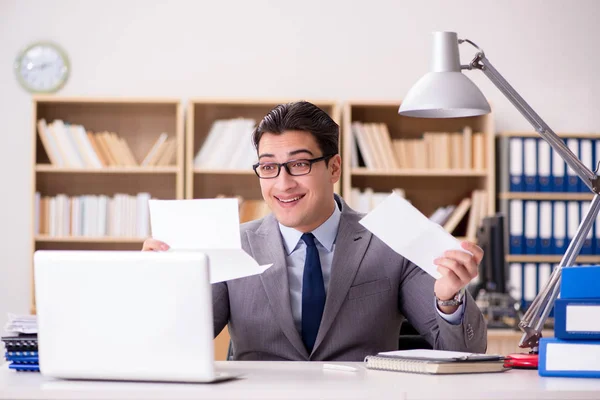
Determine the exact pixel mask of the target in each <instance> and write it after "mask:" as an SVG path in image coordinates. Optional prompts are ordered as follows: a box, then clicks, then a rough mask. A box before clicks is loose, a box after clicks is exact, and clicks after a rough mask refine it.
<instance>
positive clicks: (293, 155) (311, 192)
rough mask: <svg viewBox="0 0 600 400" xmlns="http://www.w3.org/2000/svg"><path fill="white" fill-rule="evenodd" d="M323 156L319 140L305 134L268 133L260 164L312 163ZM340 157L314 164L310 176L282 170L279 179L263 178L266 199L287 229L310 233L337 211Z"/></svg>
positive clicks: (260, 148) (261, 184) (264, 138)
mask: <svg viewBox="0 0 600 400" xmlns="http://www.w3.org/2000/svg"><path fill="white" fill-rule="evenodd" d="M324 155H328V154H322V151H321V150H320V149H319V145H318V144H317V142H316V140H315V138H314V137H313V136H312V135H311V134H310V133H309V132H304V131H285V132H283V133H281V134H273V133H268V132H265V133H264V134H263V135H262V137H261V139H260V142H259V145H258V157H259V159H258V162H259V163H269V162H275V163H285V162H288V161H292V160H301V159H304V160H311V159H314V158H318V157H322V156H324ZM340 166H341V158H340V156H339V154H336V155H334V156H333V157H331V158H330V159H329V162H328V164H326V162H325V161H318V162H315V163H314V164H312V168H311V171H310V173H309V174H307V175H302V176H291V175H290V174H288V172H287V171H286V170H285V168H284V167H281V171H280V172H279V176H278V177H276V178H273V179H260V188H261V192H262V196H263V198H264V199H265V201H266V202H267V204H268V205H269V207H270V208H271V211H272V212H273V214H275V217H276V218H277V220H278V221H279V222H280V223H281V224H282V225H284V226H288V227H291V228H295V229H297V230H299V231H301V232H310V231H312V230H314V229H315V228H317V227H318V226H319V225H321V224H322V223H323V222H325V221H326V220H327V218H329V217H330V216H331V213H332V212H333V206H334V200H333V186H334V184H335V183H336V182H337V181H338V180H339V179H340V172H341V169H340Z"/></svg>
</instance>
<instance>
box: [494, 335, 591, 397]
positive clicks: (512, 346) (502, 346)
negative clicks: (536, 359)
mask: <svg viewBox="0 0 600 400" xmlns="http://www.w3.org/2000/svg"><path fill="white" fill-rule="evenodd" d="M522 336H523V332H522V331H520V330H518V331H515V330H511V329H488V334H487V338H488V347H487V351H486V353H488V354H502V355H506V354H511V353H527V351H528V350H529V349H522V348H520V347H519V341H520V340H521V337H522ZM542 336H543V337H554V332H553V331H551V330H550V331H542ZM599 397H600V396H599Z"/></svg>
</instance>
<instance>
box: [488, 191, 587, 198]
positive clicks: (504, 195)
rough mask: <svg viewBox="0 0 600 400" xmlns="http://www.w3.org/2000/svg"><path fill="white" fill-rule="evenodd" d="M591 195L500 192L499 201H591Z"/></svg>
mask: <svg viewBox="0 0 600 400" xmlns="http://www.w3.org/2000/svg"><path fill="white" fill-rule="evenodd" d="M593 197H594V195H593V194H592V193H556V192H543V193H542V192H502V193H500V194H499V195H498V198H499V199H500V200H520V199H521V200H592V198H593Z"/></svg>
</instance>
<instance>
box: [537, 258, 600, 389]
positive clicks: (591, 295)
mask: <svg viewBox="0 0 600 400" xmlns="http://www.w3.org/2000/svg"><path fill="white" fill-rule="evenodd" d="M599 281H600V266H599V265H594V266H576V267H567V268H564V269H563V270H562V276H561V287H560V298H559V299H558V300H556V303H555V306H554V336H555V337H554V338H542V339H540V343H539V374H540V375H541V376H569V377H582V378H584V377H589V378H600V286H599V285H598V282H599Z"/></svg>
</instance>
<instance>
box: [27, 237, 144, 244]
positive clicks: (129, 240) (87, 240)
mask: <svg viewBox="0 0 600 400" xmlns="http://www.w3.org/2000/svg"><path fill="white" fill-rule="evenodd" d="M144 240H146V238H145V237H144V238H135V237H110V236H103V237H87V236H79V237H78V236H58V237H57V236H48V235H37V236H36V237H35V241H36V242H47V243H52V242H59V243H139V244H142V243H143V242H144Z"/></svg>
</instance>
